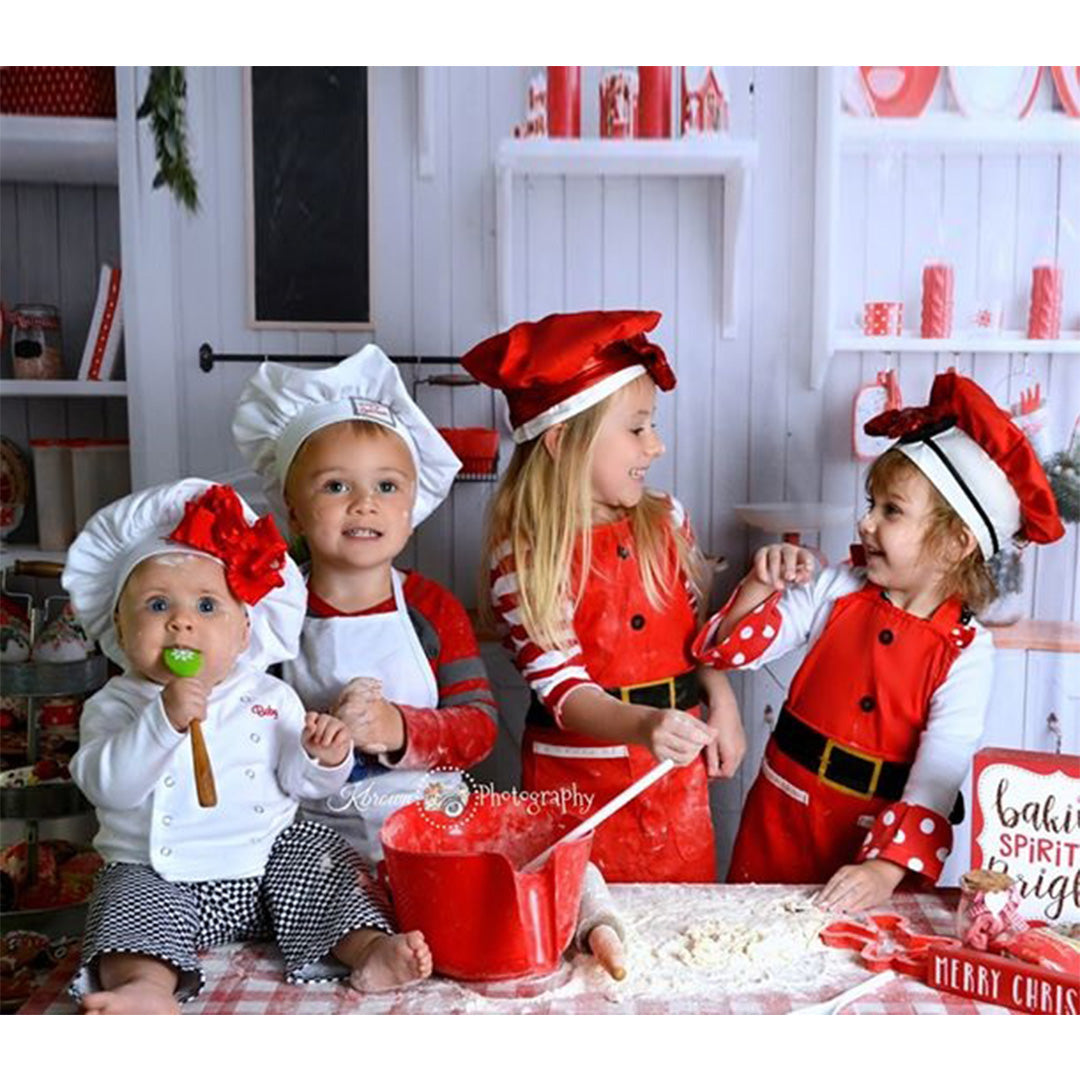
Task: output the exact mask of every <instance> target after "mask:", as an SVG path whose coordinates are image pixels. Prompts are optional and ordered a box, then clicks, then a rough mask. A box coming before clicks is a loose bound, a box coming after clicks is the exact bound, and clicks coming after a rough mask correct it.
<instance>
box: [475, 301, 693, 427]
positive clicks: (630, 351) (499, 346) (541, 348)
mask: <svg viewBox="0 0 1080 1080" xmlns="http://www.w3.org/2000/svg"><path fill="white" fill-rule="evenodd" d="M659 321H660V313H659V312H658V311H578V312H575V313H573V314H569V315H566V314H555V315H548V316H547V317H546V318H544V319H541V320H540V321H539V322H520V323H518V324H517V325H516V326H512V327H511V328H510V329H509V330H506V331H504V332H503V333H501V334H496V335H495V336H494V337H490V338H488V339H487V340H486V341H481V342H480V344H479V345H475V346H473V348H471V349H470V350H469V351H468V352H467V353H466V354H465V355H464V356H463V357H462V358H461V364H462V367H464V368H465V370H466V371H468V372H469V373H470V374H471V375H474V376H475V377H476V378H478V379H479V380H480V381H481V382H482V383H484V384H485V385H487V386H491V387H494V389H496V390H501V391H502V392H503V393H504V394H505V395H506V402H507V404H508V405H509V407H510V423H511V425H512V427H513V429H514V442H516V443H522V442H527V441H528V440H529V439H535V438H536V436H537V435H539V434H540V433H541V432H544V431H546V430H547V429H548V428H550V427H554V426H555V425H556V424H561V423H562V422H563V421H564V420H568V419H569V418H570V417H571V416H576V415H577V414H578V413H581V412H584V411H585V410H586V409H588V408H590V407H591V406H593V405H595V404H596V403H597V402H598V401H603V400H604V398H606V397H609V396H610V395H611V394H614V393H615V391H616V390H619V389H620V388H621V387H623V386H625V385H626V384H627V383H629V382H632V381H633V380H634V379H636V378H637V377H638V376H639V375H644V374H646V373H648V374H649V375H650V376H651V377H652V380H653V382H655V383H656V385H657V386H659V387H660V389H661V390H670V389H671V388H672V387H673V386H674V385H675V372H673V371H672V370H671V368H670V367H669V366H668V362H667V358H666V357H665V356H664V350H663V349H662V348H660V346H659V345H657V344H655V343H654V342H651V341H649V340H648V338H646V337H645V331H647V330H652V329H653V327H654V326H656V324H657V323H658V322H659Z"/></svg>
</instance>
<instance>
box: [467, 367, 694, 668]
mask: <svg viewBox="0 0 1080 1080" xmlns="http://www.w3.org/2000/svg"><path fill="white" fill-rule="evenodd" d="M640 378H642V379H648V378H649V376H648V375H642V376H640ZM636 381H637V380H635V382H636ZM633 385H634V383H633V382H632V383H630V384H629V386H633ZM629 386H628V387H623V388H622V389H621V390H619V391H616V393H615V394H613V395H611V396H609V397H607V398H605V399H604V400H603V401H600V402H598V403H597V404H596V405H594V406H592V408H590V409H587V410H586V411H585V412H582V413H579V414H577V415H576V416H572V417H571V418H570V419H569V420H567V421H566V422H565V424H564V426H563V432H562V436H561V438H560V442H559V452H558V453H557V454H551V453H549V452H548V451H547V449H546V448H545V447H544V445H543V437H542V436H538V437H537V438H535V439H532V440H530V441H529V442H526V443H521V444H520V445H519V446H517V447H515V449H514V454H513V457H511V459H510V464H509V466H508V467H507V470H506V472H505V473H504V474H503V477H502V479H501V480H500V482H499V486H498V488H497V489H496V491H495V495H494V497H493V499H492V502H491V508H490V510H489V513H488V527H487V534H486V537H485V541H484V552H483V554H484V558H483V560H482V562H481V573H482V574H483V575H485V577H486V574H487V573H488V571H489V569H490V566H491V560H492V553H493V552H495V551H497V550H498V549H499V548H500V547H502V546H503V545H504V544H509V545H510V554H511V555H512V556H513V562H514V567H515V573H516V575H517V593H518V598H519V600H520V605H521V606H520V613H521V621H522V626H523V627H524V629H525V631H526V633H527V634H528V635H529V637H531V638H532V639H533V641H535V642H536V643H537V644H538V645H540V646H541V647H543V648H559V647H561V646H562V645H564V644H565V643H566V641H567V639H568V638H569V637H570V636H571V634H572V627H571V626H570V625H569V623H568V621H567V618H566V615H567V612H568V611H572V610H574V609H576V608H577V605H578V604H579V603H580V602H581V598H582V595H583V594H584V591H585V584H586V582H587V580H588V578H589V574H590V571H591V568H592V506H593V500H592V462H593V453H594V450H595V446H596V440H597V436H598V435H599V433H600V426H601V424H602V423H603V420H604V417H605V416H606V415H607V413H608V411H609V409H610V408H611V405H612V404H613V403H614V401H615V400H616V399H617V398H618V397H619V395H620V394H623V393H625V392H626V391H627V390H628V389H629ZM627 517H628V518H629V520H630V529H631V532H632V533H633V536H634V541H635V544H636V546H637V549H638V557H639V562H640V566H641V574H642V584H643V585H644V588H645V595H646V598H647V599H648V601H649V603H650V604H651V605H652V606H653V607H654V608H656V609H657V610H660V609H661V608H662V607H665V606H666V602H665V599H664V598H665V594H667V593H669V592H670V590H671V589H672V588H675V587H681V584H680V582H679V576H680V572H681V573H683V574H685V575H686V577H687V579H688V580H689V582H690V584H691V587H692V588H693V589H694V591H695V593H696V594H697V595H698V597H699V599H700V598H701V596H702V594H703V593H704V588H705V577H706V567H705V560H704V559H703V558H702V556H701V554H700V553H699V552H698V551H697V549H696V548H695V547H694V546H693V545H692V544H691V543H690V542H689V540H688V539H687V538H686V536H685V535H684V534H683V533H682V531H681V530H679V529H672V527H671V506H670V504H669V502H668V501H667V499H666V498H664V497H663V496H661V495H657V494H653V493H651V492H646V493H645V494H644V495H643V497H642V499H641V501H640V502H639V503H638V504H637V505H636V506H634V507H633V508H631V509H630V510H628V511H627ZM579 538H580V543H581V561H580V567H581V569H580V580H579V582H578V587H577V592H576V594H575V595H573V596H572V595H571V566H572V558H573V554H574V548H575V545H576V543H577V542H578V541H579ZM671 538H673V539H674V544H672V543H671ZM480 597H481V606H482V613H483V614H484V616H485V617H486V619H487V620H488V622H489V624H490V623H491V622H492V621H493V613H492V606H491V593H490V589H489V588H488V586H487V582H486V580H485V581H484V582H483V583H482V586H481V589H480Z"/></svg>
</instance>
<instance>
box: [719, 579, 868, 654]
mask: <svg viewBox="0 0 1080 1080" xmlns="http://www.w3.org/2000/svg"><path fill="white" fill-rule="evenodd" d="M862 586H863V580H862V578H861V576H860V575H858V574H856V573H855V572H854V571H853V570H852V568H851V567H850V566H847V565H844V566H830V567H827V568H826V569H824V570H822V571H821V573H819V574H818V575H817V577H816V578H814V580H813V581H810V582H808V583H807V584H805V585H791V586H788V588H786V589H785V590H784V591H783V592H782V593H781V594H780V597H779V600H777V601H776V611H777V613H778V614H779V616H780V625H779V627H777V628H776V630H775V636H773V638H772V640H771V642H770V643H769V645H768V647H767V648H766V649H765V650H764V651H763V652H761V653H759V654H758V655H757V656H754V657H753V658H752V659H748V660H747V661H746V662H745V663H742V664H737V665H736V667H737V668H738V669H739V670H741V671H754V670H756V669H757V668H760V667H762V666H764V665H765V664H771V663H772V662H773V661H774V660H779V659H780V658H781V657H782V656H786V655H787V654H788V653H789V652H792V651H793V650H794V649H798V648H801V647H802V646H803V645H806V644H808V643H810V642H811V641H816V640H817V638H818V636H819V635H820V634H821V631H822V630H823V629H824V628H825V624H826V622H827V621H828V618H829V613H830V612H831V611H832V605H833V602H834V601H835V600H837V599H839V598H840V597H841V596H846V595H847V594H848V593H851V592H855V591H856V590H857V589H861V588H862ZM774 595H775V594H774ZM770 599H771V598H770ZM765 603H766V604H767V603H769V601H768V600H766V601H765ZM755 618H756V612H754V611H752V612H750V613H749V614H748V615H746V616H745V617H744V618H743V619H742V620H741V621H740V622H739V623H738V625H736V626H735V628H734V629H733V630H732V631H731V634H730V635H729V637H730V638H731V639H732V640H737V639H739V638H742V637H745V639H746V640H747V642H748V643H749V642H751V641H752V640H753V638H754V636H755V635H756V634H759V633H760V632H761V631H760V630H759V629H757V628H755V627H754V626H753V622H754V620H755ZM748 655H749V654H748Z"/></svg>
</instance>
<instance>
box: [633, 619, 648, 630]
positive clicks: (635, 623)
mask: <svg viewBox="0 0 1080 1080" xmlns="http://www.w3.org/2000/svg"><path fill="white" fill-rule="evenodd" d="M630 625H631V626H632V627H633V628H634V629H635V630H640V629H641V628H642V627H643V626H644V625H645V616H644V615H635V616H634V617H633V618H632V619H631V620H630Z"/></svg>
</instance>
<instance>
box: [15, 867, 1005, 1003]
mask: <svg viewBox="0 0 1080 1080" xmlns="http://www.w3.org/2000/svg"><path fill="white" fill-rule="evenodd" d="M687 888H692V889H695V890H700V897H701V910H702V911H706V912H707V911H708V905H709V901H710V899H711V898H713V897H719V898H722V897H724V896H725V895H730V894H731V891H732V890H735V889H738V888H740V886H728V885H700V886H689V887H688V886H668V885H629V886H614V887H613V888H612V892H613V894H614V897H615V900H616V902H617V903H618V904H619V905H620V906H624V907H626V908H627V909H631V908H634V907H635V906H636V908H637V909H638V910H640V909H641V907H642V903H643V902H645V903H647V904H654V903H655V905H656V910H657V911H658V912H662V911H663V909H664V904H665V902H666V898H667V897H669V896H671V895H673V894H672V893H670V892H667V893H666V892H665V890H672V889H683V890H685V889H687ZM955 908H956V891H955V890H940V891H934V892H930V893H922V894H916V893H906V894H898V895H897V896H895V897H894V898H893V902H892V903H891V904H890V909H891V910H894V911H897V912H898V913H900V914H902V915H904V916H906V917H907V918H908V919H909V921H910V922H911V923H912V925H913V926H914V927H915V928H916V929H918V930H923V931H929V932H934V933H942V934H948V933H950V932H951V930H952V921H953V917H954V916H953V912H954V911H955ZM824 959H825V960H827V967H828V972H829V974H828V976H827V977H826V978H824V979H823V981H822V982H821V983H820V984H819V985H816V986H810V987H805V986H804V987H802V988H800V989H791V988H785V987H784V986H782V985H781V986H777V985H773V986H763V987H746V986H742V987H738V986H731V987H724V986H722V985H718V986H716V987H714V988H713V989H712V990H710V991H709V992H708V993H705V994H703V993H702V991H701V989H700V984H698V985H697V988H696V989H694V988H693V986H692V984H691V981H690V980H688V984H687V986H686V987H685V988H681V987H680V986H678V985H676V986H674V987H666V988H664V989H663V991H662V992H659V991H657V990H656V988H655V987H654V988H653V989H651V990H650V989H645V990H643V991H642V990H638V991H634V990H633V989H631V988H630V985H632V983H631V984H630V985H628V984H615V983H612V982H610V980H607V979H606V977H601V976H600V973H599V971H598V970H597V969H596V968H595V965H594V962H593V961H592V960H591V958H587V957H577V958H576V959H575V960H574V962H573V964H569V963H568V964H567V965H565V967H564V970H563V972H561V973H560V974H559V975H557V976H555V977H553V978H550V979H548V980H546V983H545V985H546V989H544V991H543V992H540V993H535V991H536V989H537V988H536V987H535V986H533V987H522V986H517V987H508V986H506V985H504V986H503V987H501V988H498V992H499V993H502V994H509V995H513V994H515V993H532V994H534V996H520V997H518V996H492V990H493V988H491V987H489V988H487V990H486V992H485V993H477V992H476V991H475V989H474V988H471V987H470V986H469V984H462V983H458V982H455V981H453V980H450V979H443V978H432V979H430V980H428V981H427V982H425V983H422V984H420V985H417V986H413V987H409V988H407V989H405V990H399V991H395V992H392V993H387V994H376V995H362V994H358V993H355V992H354V991H352V990H349V989H347V988H345V987H344V986H343V985H342V984H340V983H322V984H316V985H307V986H289V985H287V984H285V983H284V982H283V981H282V979H281V973H280V972H281V967H280V957H279V956H278V953H277V951H276V949H275V948H274V947H273V946H271V945H262V944H260V945H252V944H247V945H228V946H221V947H218V948H215V949H211V950H210V951H209V952H207V953H206V954H205V955H204V957H203V963H204V969H205V972H206V988H205V990H204V991H203V992H202V994H200V995H199V997H198V998H196V999H195V1000H194V1001H192V1002H189V1003H188V1004H187V1005H185V1006H184V1007H183V1011H184V1012H185V1013H200V1014H233V1013H237V1014H281V1013H577V1014H581V1013H585V1014H595V1013H786V1012H790V1011H791V1010H792V1009H796V1008H798V1007H800V1006H802V1005H806V1004H810V1003H811V1002H814V1001H824V1000H827V999H828V998H831V997H833V996H835V995H836V994H837V993H839V992H841V991H842V990H845V989H847V987H849V986H853V985H855V984H856V983H858V982H861V981H862V980H863V979H866V978H868V977H869V974H870V973H869V972H867V971H866V970H865V969H864V968H862V966H861V963H860V962H859V961H858V959H857V958H856V957H855V956H854V954H851V953H836V952H834V950H829V953H828V956H827V957H825V958H824ZM76 964H77V956H75V955H72V956H70V957H69V958H67V959H66V960H65V961H64V962H63V963H62V964H61V965H60V966H59V967H58V968H56V969H55V970H54V972H53V973H52V975H51V976H50V978H49V979H48V981H47V982H46V983H44V984H43V985H42V986H41V988H40V989H39V990H38V991H37V992H36V993H35V994H34V995H33V997H31V998H30V1000H29V1001H28V1002H27V1003H26V1005H24V1006H23V1008H22V1010H20V1011H21V1012H22V1013H24V1014H26V1013H33V1014H40V1013H51V1014H60V1013H73V1012H75V1011H76V1008H75V1005H74V1003H73V1002H72V1001H71V999H70V998H69V997H68V995H67V984H68V982H69V981H70V978H71V974H72V972H73V971H74V969H75V966H76ZM586 969H588V970H586ZM560 983H561V985H559V984H560ZM624 985H626V986H627V991H626V992H623V991H622V990H621V989H620V988H621V987H622V986H624ZM847 1011H850V1012H856V1013H863V1014H879V1015H880V1014H885V1013H908V1014H911V1013H921V1014H944V1013H1005V1012H1007V1010H1005V1009H1003V1008H1000V1007H998V1006H995V1005H988V1004H983V1003H981V1002H976V1001H971V1000H968V999H966V998H960V997H956V996H953V995H951V994H943V993H940V992H939V991H936V990H932V989H930V988H929V987H928V986H925V985H924V984H923V983H921V982H917V981H916V980H914V979H911V978H905V977H902V978H898V979H896V980H895V981H893V982H891V983H888V984H887V985H886V986H885V987H883V988H882V989H880V990H878V991H877V992H875V993H873V994H871V995H869V996H867V997H864V998H861V999H860V1000H858V1001H857V1002H855V1003H854V1004H853V1005H851V1006H849V1007H848V1010H847Z"/></svg>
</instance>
